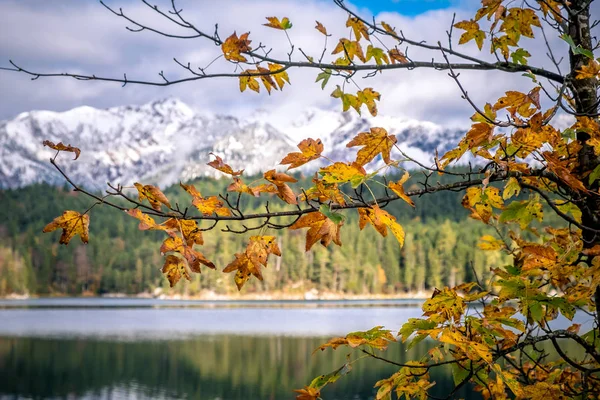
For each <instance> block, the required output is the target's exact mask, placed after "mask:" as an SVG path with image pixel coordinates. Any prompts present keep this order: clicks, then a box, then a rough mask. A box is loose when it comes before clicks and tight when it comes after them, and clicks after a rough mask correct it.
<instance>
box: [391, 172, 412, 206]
mask: <svg viewBox="0 0 600 400" xmlns="http://www.w3.org/2000/svg"><path fill="white" fill-rule="evenodd" d="M409 177H410V174H409V173H408V171H406V172H404V175H402V178H400V180H399V181H398V182H390V184H389V185H388V187H389V188H390V189H392V191H393V192H394V193H396V194H397V195H398V197H400V198H401V199H402V200H404V201H405V202H407V203H408V204H410V205H411V206H412V207H414V206H415V202H414V201H412V199H411V198H410V197H408V196H407V195H406V193H405V192H404V187H403V186H402V185H403V184H404V183H405V182H406V181H407V180H408V178H409Z"/></svg>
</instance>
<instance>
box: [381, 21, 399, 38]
mask: <svg viewBox="0 0 600 400" xmlns="http://www.w3.org/2000/svg"><path fill="white" fill-rule="evenodd" d="M381 26H382V27H383V29H384V30H385V31H386V32H387V33H389V34H390V35H394V36H395V35H396V30H395V29H394V28H392V27H391V26H390V24H388V23H387V22H383V21H381Z"/></svg>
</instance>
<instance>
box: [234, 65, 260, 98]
mask: <svg viewBox="0 0 600 400" xmlns="http://www.w3.org/2000/svg"><path fill="white" fill-rule="evenodd" d="M257 73H258V70H255V69H247V70H245V71H244V72H242V73H241V74H240V76H239V79H240V92H244V91H245V90H246V88H248V89H250V90H253V91H255V92H256V93H260V85H259V83H258V80H257V79H256V75H255V74H257Z"/></svg>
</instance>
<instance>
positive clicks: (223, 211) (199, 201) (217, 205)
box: [179, 183, 231, 217]
mask: <svg viewBox="0 0 600 400" xmlns="http://www.w3.org/2000/svg"><path fill="white" fill-rule="evenodd" d="M179 185H180V186H181V187H182V188H183V190H185V191H186V192H188V193H189V194H190V195H191V196H192V204H193V205H194V206H195V207H196V208H197V209H198V211H200V212H201V213H202V215H205V216H208V215H211V214H216V215H218V216H221V217H226V216H230V215H231V211H230V210H229V209H228V208H227V207H224V206H223V202H222V201H221V200H219V199H218V198H217V196H210V197H206V198H204V197H202V195H201V194H200V192H199V191H198V190H197V189H196V187H195V186H194V185H186V184H183V183H180V184H179Z"/></svg>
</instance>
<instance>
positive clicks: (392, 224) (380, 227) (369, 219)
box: [358, 205, 404, 247]
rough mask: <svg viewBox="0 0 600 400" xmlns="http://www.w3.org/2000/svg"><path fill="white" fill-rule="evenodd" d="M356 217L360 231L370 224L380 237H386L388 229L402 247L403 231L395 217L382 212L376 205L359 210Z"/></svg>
mask: <svg viewBox="0 0 600 400" xmlns="http://www.w3.org/2000/svg"><path fill="white" fill-rule="evenodd" d="M358 216H359V219H358V227H359V228H360V230H361V231H362V230H363V229H364V227H365V226H366V225H367V223H370V224H371V225H373V227H374V228H375V230H376V231H377V232H379V234H380V235H381V236H383V237H386V236H387V234H388V231H387V228H389V229H390V231H392V233H393V234H394V236H395V237H396V239H397V240H398V243H400V246H401V247H402V246H403V245H404V229H402V226H401V225H400V224H399V223H397V222H396V217H394V216H393V215H391V214H389V213H388V212H387V211H385V210H382V209H381V208H379V206H378V205H374V206H372V207H371V208H359V209H358Z"/></svg>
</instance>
